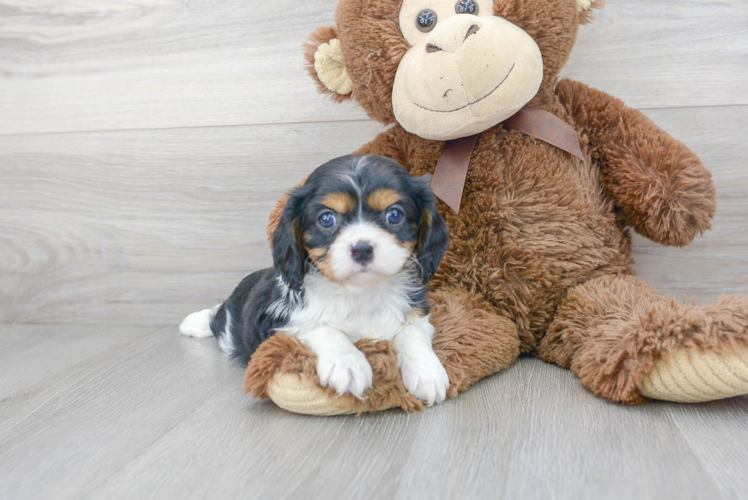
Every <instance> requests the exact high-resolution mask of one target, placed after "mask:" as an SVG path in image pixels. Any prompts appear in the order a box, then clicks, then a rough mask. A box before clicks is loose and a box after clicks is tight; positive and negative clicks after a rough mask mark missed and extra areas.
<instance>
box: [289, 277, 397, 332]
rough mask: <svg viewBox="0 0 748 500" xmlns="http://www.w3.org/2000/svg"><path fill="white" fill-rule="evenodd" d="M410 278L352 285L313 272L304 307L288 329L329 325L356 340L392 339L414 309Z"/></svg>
mask: <svg viewBox="0 0 748 500" xmlns="http://www.w3.org/2000/svg"><path fill="white" fill-rule="evenodd" d="M406 278H407V277H404V278H403V279H393V280H388V281H387V282H384V283H379V284H377V285H374V286H371V287H365V288H349V287H343V286H341V285H339V284H337V283H333V282H330V281H329V280H327V279H326V278H324V277H321V276H319V277H318V276H310V277H309V278H308V279H307V281H306V282H305V288H306V290H305V292H306V296H305V304H304V307H303V308H301V309H299V310H297V311H296V312H294V313H293V314H292V315H291V318H290V324H289V328H288V330H290V331H293V332H294V333H297V334H298V333H302V332H303V331H308V330H310V329H312V328H317V327H319V326H329V327H332V328H335V329H336V330H340V331H342V332H344V333H345V334H346V336H348V338H350V339H351V341H352V342H355V341H357V340H359V339H362V338H370V339H377V340H392V338H393V337H394V336H395V335H397V334H398V333H399V332H400V331H401V330H402V329H403V327H404V325H405V322H406V318H407V316H408V313H409V312H410V309H411V304H410V302H409V300H408V286H407V283H408V280H407V279H406Z"/></svg>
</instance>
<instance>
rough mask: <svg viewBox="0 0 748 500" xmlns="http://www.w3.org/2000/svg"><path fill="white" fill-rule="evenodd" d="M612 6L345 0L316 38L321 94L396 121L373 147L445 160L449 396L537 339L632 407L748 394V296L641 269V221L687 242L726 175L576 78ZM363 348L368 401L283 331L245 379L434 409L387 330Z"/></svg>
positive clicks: (303, 396)
mask: <svg viewBox="0 0 748 500" xmlns="http://www.w3.org/2000/svg"><path fill="white" fill-rule="evenodd" d="M593 7H596V5H595V3H593V2H591V1H590V0H340V2H339V5H338V8H337V12H336V27H325V28H320V29H318V30H317V31H316V32H314V33H313V34H312V35H311V36H310V39H311V41H312V43H310V44H309V45H308V47H307V59H308V62H309V67H310V72H311V74H312V76H313V78H314V79H315V80H316V82H317V84H318V86H319V88H320V90H321V91H322V92H324V93H327V94H329V95H331V96H332V98H333V99H334V100H335V101H338V102H340V101H344V100H347V99H354V100H355V101H356V102H357V103H358V104H359V105H360V106H361V107H362V108H363V109H364V110H366V112H367V113H368V114H369V116H371V117H372V118H373V119H375V120H377V121H379V122H381V123H382V124H385V125H391V127H390V128H389V129H388V130H386V131H385V132H383V133H381V134H380V135H379V136H378V137H376V138H375V139H374V140H373V141H372V142H370V143H369V144H366V145H364V146H363V147H362V148H361V149H360V150H359V151H357V152H358V153H376V154H380V155H385V156H388V157H390V158H392V159H394V160H395V161H397V162H398V163H400V164H402V165H404V166H405V167H406V168H407V169H408V170H409V171H410V172H411V173H412V174H414V175H423V174H427V173H432V174H434V179H433V186H434V190H435V192H436V193H437V195H438V196H439V197H440V198H442V200H444V201H445V203H443V204H442V205H441V207H440V212H441V213H442V214H443V215H444V217H445V219H446V221H447V226H448V228H449V231H450V235H451V248H450V250H449V252H448V253H447V255H446V257H445V258H444V261H443V262H442V265H441V267H440V268H439V271H438V273H437V275H436V276H435V278H434V280H433V281H432V284H431V288H432V292H431V300H432V302H433V310H432V314H431V321H432V323H433V325H434V326H435V328H436V334H435V336H434V339H433V345H434V350H435V352H436V353H437V355H438V356H439V358H440V360H441V361H442V363H443V364H444V366H445V368H446V370H447V373H448V374H449V376H450V389H449V392H448V397H454V396H455V395H456V394H458V393H459V392H460V391H464V390H465V389H467V388H468V387H469V386H470V385H472V384H474V383H475V382H476V381H478V380H480V379H481V378H484V377H487V376H489V375H491V374H494V373H496V372H498V371H500V370H502V369H503V368H505V367H506V366H508V365H509V364H511V363H512V362H514V361H515V360H516V359H517V357H518V356H519V355H520V354H521V353H526V354H530V355H533V356H536V357H538V358H540V359H542V360H544V361H547V362H550V363H556V364H558V365H559V366H562V367H565V368H569V369H571V370H572V371H573V372H574V373H576V374H577V375H578V376H579V378H580V380H581V382H582V383H583V384H584V385H585V386H586V387H587V388H589V389H590V390H591V391H592V392H594V393H595V394H596V395H598V396H600V397H603V398H607V399H610V400H612V401H616V402H621V403H626V404H641V403H645V402H647V401H648V400H649V399H659V400H666V401H677V402H699V401H709V400H714V399H719V398H726V397H731V396H736V395H741V394H745V393H748V300H746V299H745V298H742V297H741V296H728V297H724V298H722V299H720V300H719V301H718V302H717V303H715V304H710V305H705V306H695V305H684V304H682V303H680V302H679V301H676V300H673V299H671V298H669V297H666V296H663V295H661V294H660V293H658V292H657V291H656V290H655V289H654V288H652V287H651V286H649V285H647V284H646V283H643V282H642V281H639V280H638V279H636V278H635V277H634V275H633V274H634V273H633V270H632V262H633V261H632V258H631V238H630V233H629V229H628V228H632V229H633V230H634V231H636V232H638V233H640V234H642V235H644V236H645V237H647V238H649V239H651V240H653V241H656V242H658V243H662V244H664V245H674V246H684V245H687V244H689V243H690V242H691V241H692V240H693V238H694V237H695V236H696V235H697V234H701V233H703V232H704V231H706V230H708V229H709V228H710V227H711V222H710V221H711V219H712V217H713V215H714V211H715V189H714V185H713V183H712V180H711V174H710V173H709V171H708V170H707V169H706V168H705V167H704V166H703V164H702V163H701V161H700V160H699V158H698V157H697V156H696V155H695V154H694V153H693V152H691V151H690V150H689V149H688V148H687V147H686V146H685V145H684V144H682V143H680V142H678V141H677V140H675V139H674V138H672V137H671V136H670V135H668V134H667V133H666V132H664V131H663V130H661V129H660V128H659V127H657V126H656V125H655V124H654V123H653V122H652V121H651V120H649V119H648V118H647V117H645V116H644V115H643V114H642V113H641V112H639V111H637V110H635V109H631V108H627V107H626V106H625V105H624V103H623V102H621V101H620V100H619V99H616V98H615V97H612V96H610V95H608V94H606V93H604V92H601V91H599V90H596V89H593V88H590V87H588V86H587V85H585V84H583V83H580V82H576V81H572V80H567V79H562V80H559V72H560V71H561V68H562V67H563V66H564V64H565V63H566V61H567V59H568V57H569V54H570V53H571V50H572V47H573V46H574V42H575V39H576V34H577V29H578V26H579V25H580V24H584V23H586V22H588V21H589V20H590V12H591V8H593ZM437 188H438V189H437ZM283 203H284V200H280V202H279V207H282V205H283ZM278 213H279V209H276V211H275V212H274V214H273V215H272V216H271V224H270V228H269V230H270V231H272V230H273V228H274V227H275V224H276V220H277V216H278ZM359 348H360V349H361V350H362V351H363V352H364V353H365V354H366V355H367V357H368V359H369V361H370V363H371V364H372V367H373V369H374V386H373V389H371V390H369V391H368V393H367V394H366V397H365V399H363V400H359V399H356V398H354V397H352V396H350V395H343V396H340V397H338V395H336V394H335V393H334V392H333V391H332V390H330V389H329V388H326V387H321V386H319V383H318V382H319V381H318V379H317V377H316V373H315V362H316V361H315V358H314V356H313V354H311V352H310V351H309V350H308V349H307V348H306V347H305V346H303V345H300V344H298V343H296V342H295V341H293V340H292V339H290V338H289V337H287V336H285V335H283V334H282V333H281V334H278V335H276V336H274V337H273V338H271V339H270V340H268V341H267V342H266V343H265V344H264V345H263V346H261V348H260V349H259V350H258V351H257V353H256V354H255V355H254V357H253V358H252V360H251V362H250V364H249V367H248V370H247V374H246V389H247V390H248V391H252V392H253V393H254V394H255V396H258V397H271V398H272V399H273V400H274V401H275V402H276V403H277V404H278V405H279V406H281V407H284V408H287V409H289V410H291V411H296V412H301V413H312V414H336V413H354V412H362V411H374V410H380V409H384V408H389V407H393V406H399V407H401V408H403V409H405V410H418V409H421V408H422V407H423V405H422V403H421V402H419V401H418V400H416V399H415V398H414V397H413V396H412V395H410V394H409V393H408V392H407V390H406V389H405V387H404V386H403V384H402V381H401V380H400V376H399V371H398V369H397V359H396V357H395V355H394V353H393V352H392V350H391V348H390V347H389V346H388V345H387V344H386V343H384V342H361V343H360V344H359Z"/></svg>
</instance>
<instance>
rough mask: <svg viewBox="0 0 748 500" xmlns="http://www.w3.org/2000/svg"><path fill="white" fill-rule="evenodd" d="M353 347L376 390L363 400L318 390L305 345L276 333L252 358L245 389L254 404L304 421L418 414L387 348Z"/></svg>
mask: <svg viewBox="0 0 748 500" xmlns="http://www.w3.org/2000/svg"><path fill="white" fill-rule="evenodd" d="M356 347H357V348H358V349H359V350H360V351H361V352H363V353H364V355H365V356H366V359H367V360H368V361H369V364H370V365H371V368H372V371H373V373H374V384H373V385H374V387H373V389H368V390H367V391H366V392H365V393H364V398H363V399H358V398H356V397H354V396H352V395H350V394H344V395H342V396H340V395H338V394H337V393H336V392H335V391H334V390H332V389H330V388H329V387H322V386H321V385H320V384H319V378H318V377H317V368H316V366H317V358H316V356H315V355H314V354H313V353H312V351H311V350H310V349H309V348H308V347H307V346H305V345H303V344H300V343H299V342H297V341H295V340H294V339H292V338H291V337H288V336H287V335H284V334H282V333H277V334H275V335H274V336H272V337H271V338H270V339H268V340H267V341H265V342H263V343H262V345H261V346H260V348H259V349H258V350H257V352H255V354H254V355H253V356H252V360H251V361H250V363H249V366H247V372H246V374H245V376H244V389H245V391H246V392H252V393H253V395H254V396H255V397H258V398H270V399H271V400H272V401H273V402H274V403H275V404H277V405H278V406H279V407H281V408H283V409H285V410H288V411H291V412H294V413H302V414H306V415H346V414H360V413H365V412H374V411H380V410H387V409H390V408H402V409H403V410H405V411H418V410H422V409H423V404H422V403H421V402H420V401H418V400H417V399H416V398H415V397H414V396H413V395H412V394H410V393H408V391H407V389H406V388H405V386H404V384H403V382H402V379H401V377H400V370H399V368H398V367H397V357H396V355H395V353H394V351H393V350H392V347H391V346H390V344H389V342H377V341H372V340H362V341H359V342H357V343H356Z"/></svg>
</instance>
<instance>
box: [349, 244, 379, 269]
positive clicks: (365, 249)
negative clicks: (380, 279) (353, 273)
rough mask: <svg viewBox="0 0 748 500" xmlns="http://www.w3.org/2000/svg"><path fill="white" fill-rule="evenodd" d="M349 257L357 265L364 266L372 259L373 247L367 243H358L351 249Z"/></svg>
mask: <svg viewBox="0 0 748 500" xmlns="http://www.w3.org/2000/svg"><path fill="white" fill-rule="evenodd" d="M351 257H352V258H353V260H355V261H356V262H358V263H359V264H366V263H367V262H369V261H370V260H371V259H373V258H374V247H373V246H371V243H369V242H368V241H359V242H358V243H356V244H355V245H353V246H352V247H351Z"/></svg>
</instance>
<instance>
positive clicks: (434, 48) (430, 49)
mask: <svg viewBox="0 0 748 500" xmlns="http://www.w3.org/2000/svg"><path fill="white" fill-rule="evenodd" d="M440 50H442V49H440V48H439V47H437V46H436V45H434V44H433V43H427V44H426V52H428V53H429V54H431V53H432V52H439V51H440Z"/></svg>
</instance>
